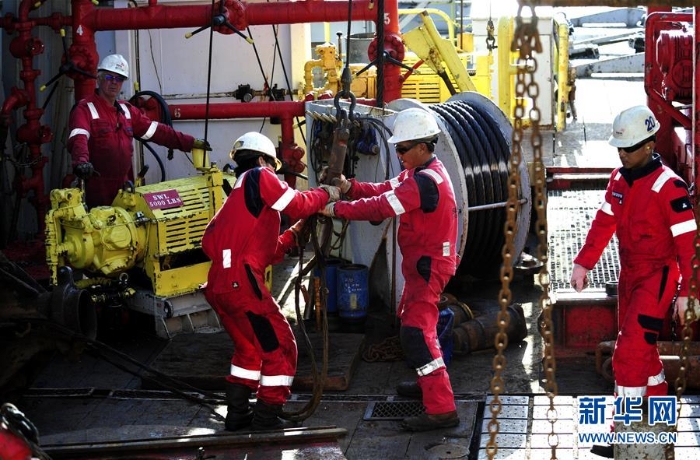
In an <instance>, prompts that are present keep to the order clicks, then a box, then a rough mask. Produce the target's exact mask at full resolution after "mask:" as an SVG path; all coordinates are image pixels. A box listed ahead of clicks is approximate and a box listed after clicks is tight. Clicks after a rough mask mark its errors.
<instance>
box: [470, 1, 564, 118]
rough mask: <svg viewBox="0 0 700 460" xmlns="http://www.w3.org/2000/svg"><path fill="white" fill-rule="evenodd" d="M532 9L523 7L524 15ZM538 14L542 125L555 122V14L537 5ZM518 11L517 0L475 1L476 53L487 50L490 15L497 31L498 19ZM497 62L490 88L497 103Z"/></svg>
mask: <svg viewBox="0 0 700 460" xmlns="http://www.w3.org/2000/svg"><path fill="white" fill-rule="evenodd" d="M530 13H531V12H530V9H529V8H523V9H522V15H523V17H524V18H528V17H529V16H530ZM535 13H536V14H537V18H538V21H537V30H538V31H539V33H540V42H541V43H542V53H541V54H537V55H536V59H537V70H536V72H535V81H536V82H537V84H538V85H539V89H540V93H539V96H538V100H537V106H538V107H539V109H540V114H541V121H540V125H541V126H553V125H554V123H555V120H554V115H555V111H554V103H555V99H554V79H553V74H552V46H553V43H552V30H553V26H552V16H553V9H552V8H551V7H537V8H535ZM517 14H518V2H517V1H516V0H488V1H479V2H472V9H471V15H472V30H473V33H474V47H475V51H476V52H477V53H480V54H481V53H487V52H488V48H487V47H486V37H487V32H486V30H487V28H486V26H487V24H488V21H489V19H492V20H493V23H494V27H495V28H496V31H495V33H496V34H498V21H499V19H500V18H501V17H509V18H515V17H516V16H517ZM499 51H500V50H499V49H498V48H496V49H495V50H493V53H494V63H497V62H498V53H499ZM498 74H499V73H498V66H496V65H494V72H493V80H492V82H493V83H492V86H491V91H492V94H493V101H494V102H495V103H496V104H498V102H499V101H498Z"/></svg>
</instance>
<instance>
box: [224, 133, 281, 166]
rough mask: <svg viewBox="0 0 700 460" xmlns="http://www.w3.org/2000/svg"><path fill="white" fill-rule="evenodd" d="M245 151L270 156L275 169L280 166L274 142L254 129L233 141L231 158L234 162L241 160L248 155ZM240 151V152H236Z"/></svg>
mask: <svg viewBox="0 0 700 460" xmlns="http://www.w3.org/2000/svg"><path fill="white" fill-rule="evenodd" d="M247 151H253V152H258V153H262V154H263V155H265V156H268V157H270V159H272V160H273V161H274V162H275V166H276V167H275V171H277V170H278V169H280V168H281V167H282V162H281V161H280V160H279V158H277V150H276V149H275V144H273V143H272V141H271V140H270V139H268V137H267V136H265V135H263V134H260V133H258V132H255V131H251V132H249V133H245V134H244V135H242V136H241V137H239V138H238V139H236V141H235V142H234V143H233V148H231V153H230V156H231V159H232V160H233V161H235V162H236V163H239V162H240V161H243V160H245V159H247V158H249V157H250V155H248V154H247ZM239 152H241V154H238V153H239Z"/></svg>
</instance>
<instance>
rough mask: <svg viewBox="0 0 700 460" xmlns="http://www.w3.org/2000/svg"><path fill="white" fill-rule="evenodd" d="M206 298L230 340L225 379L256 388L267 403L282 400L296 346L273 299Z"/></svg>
mask: <svg viewBox="0 0 700 460" xmlns="http://www.w3.org/2000/svg"><path fill="white" fill-rule="evenodd" d="M248 297H249V298H248ZM207 301H208V302H209V304H210V305H211V306H212V307H213V308H214V310H215V311H216V312H217V314H219V317H220V319H221V323H222V324H223V326H224V328H225V329H226V332H228V334H229V336H231V339H232V340H233V348H234V351H233V357H232V359H231V375H229V376H227V380H228V381H229V382H232V383H240V384H243V385H246V386H248V387H250V388H251V389H252V390H253V391H257V396H258V398H259V399H262V400H263V401H265V402H266V403H268V404H273V405H279V404H284V403H285V402H286V401H287V398H288V397H289V394H290V393H291V389H290V387H291V384H292V381H293V379H294V374H295V373H296V365H297V347H296V340H295V339H294V334H293V332H292V329H291V327H290V326H289V323H288V322H287V319H286V318H285V317H284V315H282V313H281V312H280V309H279V307H278V306H277V304H276V303H275V301H274V299H272V298H269V297H268V298H267V299H263V300H262V301H261V300H259V299H258V298H256V297H254V296H253V295H249V296H243V295H240V294H238V293H236V294H230V293H227V294H218V295H212V296H207Z"/></svg>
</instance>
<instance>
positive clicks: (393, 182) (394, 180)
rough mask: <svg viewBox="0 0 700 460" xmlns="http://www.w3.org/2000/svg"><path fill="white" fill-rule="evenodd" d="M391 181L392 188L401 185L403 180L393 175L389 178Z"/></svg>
mask: <svg viewBox="0 0 700 460" xmlns="http://www.w3.org/2000/svg"><path fill="white" fill-rule="evenodd" d="M389 183H390V184H391V188H396V187H398V186H399V185H401V182H399V178H398V177H392V178H391V179H389Z"/></svg>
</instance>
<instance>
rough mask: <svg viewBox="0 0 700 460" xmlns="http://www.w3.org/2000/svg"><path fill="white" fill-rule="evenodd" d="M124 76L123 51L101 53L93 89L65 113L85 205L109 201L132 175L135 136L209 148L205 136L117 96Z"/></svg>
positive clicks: (180, 147) (165, 143)
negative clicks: (187, 131)
mask: <svg viewBox="0 0 700 460" xmlns="http://www.w3.org/2000/svg"><path fill="white" fill-rule="evenodd" d="M128 78H129V65H128V64H127V62H126V60H125V59H124V57H123V56H121V55H120V54H111V55H109V56H107V57H105V58H104V59H103V60H102V62H101V63H100V65H99V67H98V68H97V89H96V90H95V92H94V93H93V94H91V95H90V96H88V97H86V98H85V99H82V100H81V101H78V103H77V104H76V105H75V106H74V107H73V110H71V113H70V118H69V120H68V129H69V131H70V133H69V134H68V143H67V147H68V151H69V152H70V154H71V157H72V165H73V172H74V174H75V175H76V176H77V177H78V178H80V179H83V180H85V202H86V204H87V205H88V207H93V206H108V205H110V204H112V201H113V200H114V197H116V196H117V192H119V190H120V189H121V188H122V186H123V185H124V183H125V182H126V181H129V180H133V178H134V177H133V168H132V155H133V153H134V146H133V138H134V136H136V137H138V138H140V139H142V140H144V141H151V142H155V143H156V144H159V145H163V146H166V147H168V148H172V149H178V150H182V151H183V152H189V151H191V150H192V148H193V147H195V148H201V149H209V146H208V144H207V142H206V141H204V140H201V139H197V140H195V139H194V138H193V137H192V136H190V135H188V134H184V133H181V132H178V131H175V130H174V129H173V128H171V127H170V126H168V125H165V124H162V123H158V122H156V121H151V120H150V119H149V118H148V117H147V116H146V115H145V114H144V113H143V112H141V110H140V109H138V108H136V107H134V106H133V105H131V104H129V103H128V102H126V101H120V100H118V99H117V98H118V97H119V94H120V93H121V90H122V84H123V83H124V81H125V80H127V79H128ZM97 176H99V178H96V177H97Z"/></svg>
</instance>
